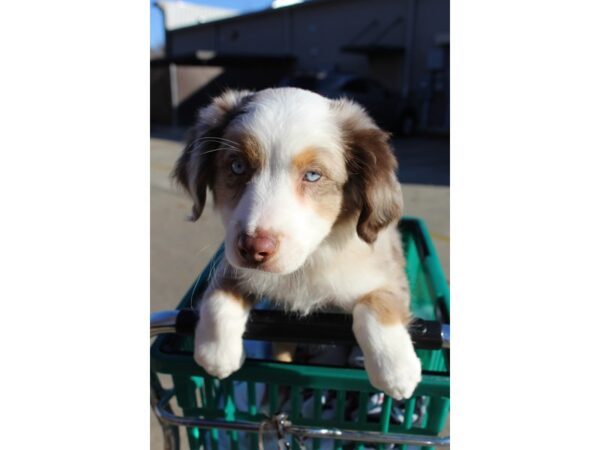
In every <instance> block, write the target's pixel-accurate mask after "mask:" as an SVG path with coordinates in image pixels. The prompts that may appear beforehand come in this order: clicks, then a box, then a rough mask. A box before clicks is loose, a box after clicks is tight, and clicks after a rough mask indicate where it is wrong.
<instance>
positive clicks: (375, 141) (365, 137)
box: [334, 99, 403, 243]
mask: <svg viewBox="0 0 600 450" xmlns="http://www.w3.org/2000/svg"><path fill="white" fill-rule="evenodd" d="M334 108H336V110H337V112H338V116H339V119H340V120H341V125H342V133H343V137H344V142H345V146H346V165H347V168H348V181H347V183H346V186H345V192H344V195H345V196H346V199H347V207H348V208H351V209H358V210H359V211H360V213H359V216H358V223H357V226H356V231H357V233H358V235H359V236H360V238H361V239H362V240H364V241H365V242H368V243H373V242H375V239H377V235H378V233H379V231H381V230H382V229H383V228H385V227H387V226H388V225H390V224H392V223H396V222H397V221H398V220H399V219H400V216H401V215H402V207H403V204H402V190H401V188H400V183H399V182H398V180H397V178H396V168H397V166H398V163H397V161H396V157H395V156H394V153H393V151H392V149H391V147H390V145H389V138H390V135H389V133H386V132H385V131H382V130H381V129H379V128H378V127H377V125H375V123H374V122H373V120H372V119H371V118H370V117H369V116H368V115H367V113H366V112H365V111H364V110H363V109H362V108H361V107H360V106H358V105H357V104H355V103H352V102H351V101H349V100H346V99H342V100H337V101H335V102H334Z"/></svg>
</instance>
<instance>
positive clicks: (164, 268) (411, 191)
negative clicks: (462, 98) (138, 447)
mask: <svg viewBox="0 0 600 450" xmlns="http://www.w3.org/2000/svg"><path fill="white" fill-rule="evenodd" d="M395 144H396V145H395V147H396V148H397V149H398V148H399V150H397V152H398V157H399V160H400V180H401V181H402V183H403V193H404V203H405V211H404V213H405V214H406V215H411V216H418V217H420V218H422V219H424V220H425V223H426V224H427V226H428V228H429V231H430V233H431V236H432V238H433V242H434V244H435V246H436V249H437V252H438V254H439V257H440V260H441V263H442V267H443V268H444V272H445V274H446V278H447V279H448V280H449V279H450V264H449V251H450V223H449V217H450V214H449V200H450V199H449V196H450V190H449V187H448V186H447V185H444V184H443V183H441V182H439V181H440V180H443V179H444V175H443V171H444V169H443V167H444V164H443V162H442V163H439V162H436V160H435V158H434V156H435V155H436V154H439V153H443V152H444V151H445V150H444V148H443V145H444V144H443V142H439V141H437V142H433V143H432V142H421V141H420V140H411V139H409V140H399V141H398V142H396V140H395ZM150 147H151V148H150V152H151V157H150V164H151V175H150V181H151V191H150V201H151V204H150V216H151V217H150V227H151V228H150V239H151V241H150V276H151V285H150V295H151V299H150V305H151V311H159V310H162V309H173V308H175V306H176V305H177V304H178V303H179V301H180V300H181V298H182V297H183V295H184V294H185V292H186V290H187V289H188V287H189V286H190V285H191V283H192V282H193V280H194V279H195V278H196V276H197V275H198V273H199V272H200V271H201V270H202V269H203V268H204V267H205V266H206V264H207V263H208V261H209V259H210V257H211V256H212V255H213V254H214V253H215V251H216V250H217V248H218V247H219V245H220V243H221V241H222V239H223V230H222V226H221V223H220V220H219V219H218V218H217V215H216V214H215V212H214V211H213V208H212V203H211V200H210V196H208V201H207V205H206V208H205V211H204V213H203V215H202V217H201V218H200V219H199V220H198V221H197V222H195V223H192V222H188V221H186V220H185V218H186V215H187V214H188V213H189V212H190V208H191V202H190V200H189V199H188V198H187V196H186V195H185V194H184V193H183V192H182V191H180V190H178V189H176V188H175V186H174V185H173V184H172V182H171V181H170V179H169V173H170V171H171V169H172V168H173V165H174V163H175V160H176V159H177V157H178V156H179V152H180V151H181V149H182V148H183V144H182V143H181V142H179V141H177V140H168V139H158V138H153V139H151V144H150ZM419 152H421V154H422V158H420V159H419ZM411 167H412V168H413V169H412V170H416V171H418V173H420V177H421V178H418V177H416V176H415V174H414V173H412V172H411V171H410V170H409V169H410V168H411ZM428 167H429V169H430V170H428ZM424 176H426V177H425V178H424ZM427 177H429V178H427ZM415 178H417V179H420V180H425V181H426V180H428V179H429V180H430V181H432V184H434V185H423V184H411V182H410V180H414V179H415ZM447 178H448V177H447ZM435 181H438V182H437V183H436V182H435ZM435 184H437V185H435ZM151 429H152V436H151V449H152V450H159V449H161V448H162V440H161V439H162V435H161V432H160V428H159V426H158V423H157V421H156V419H155V418H154V417H152V419H151ZM182 435H183V434H182ZM183 441H184V442H186V439H185V438H184V439H183ZM182 448H187V443H185V444H184V445H182Z"/></svg>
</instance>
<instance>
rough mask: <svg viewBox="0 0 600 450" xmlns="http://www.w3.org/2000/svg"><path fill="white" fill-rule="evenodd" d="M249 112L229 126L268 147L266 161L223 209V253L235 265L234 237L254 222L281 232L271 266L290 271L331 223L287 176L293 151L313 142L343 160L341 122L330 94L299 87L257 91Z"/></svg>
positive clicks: (253, 226)
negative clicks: (234, 201) (237, 197)
mask: <svg viewBox="0 0 600 450" xmlns="http://www.w3.org/2000/svg"><path fill="white" fill-rule="evenodd" d="M246 108H247V110H248V112H247V113H245V114H243V115H241V116H240V117H238V118H237V119H234V121H233V122H232V123H231V124H230V125H229V127H228V130H229V132H234V133H235V132H237V133H239V132H245V133H249V134H251V135H252V136H253V137H254V138H255V139H256V141H257V142H258V143H259V144H260V146H261V148H264V149H268V153H267V156H268V157H267V161H266V166H265V167H264V168H262V169H261V171H260V172H259V173H257V174H256V175H255V176H254V177H253V178H252V180H251V181H250V183H249V185H248V186H247V188H246V189H245V191H244V194H243V196H242V198H241V199H240V201H239V203H238V205H237V207H236V208H235V210H234V211H228V210H223V211H222V214H223V222H224V224H225V226H226V237H225V247H226V256H227V259H228V260H229V262H230V263H231V264H232V265H234V266H239V265H240V263H239V261H238V257H237V253H236V251H235V243H236V241H237V236H238V234H239V232H240V231H243V232H245V233H248V234H252V233H254V232H255V231H256V229H257V228H260V229H263V230H269V231H271V232H275V233H277V234H278V235H279V237H280V242H279V250H278V252H277V255H276V257H275V258H274V259H273V260H272V261H270V263H269V265H268V266H269V269H268V270H269V271H271V272H276V273H279V274H289V273H292V272H294V271H295V270H297V269H298V268H299V267H300V266H301V265H302V264H303V263H304V261H305V260H306V259H307V258H308V256H309V255H310V254H311V253H312V252H313V251H314V250H315V249H316V248H317V246H318V245H319V243H320V242H321V241H322V240H323V239H324V238H325V236H327V234H328V233H329V231H330V229H331V225H332V224H331V223H330V222H328V221H326V220H324V219H323V218H322V217H321V216H319V214H317V212H316V211H314V210H313V209H312V208H309V207H307V206H306V205H305V204H304V205H303V204H302V203H300V201H299V199H298V196H297V195H295V192H294V191H295V185H294V184H295V180H293V179H292V178H291V176H290V175H291V174H290V170H289V169H290V164H291V161H292V159H293V157H294V156H295V155H296V154H298V153H299V152H301V151H303V150H305V149H306V148H308V147H311V146H316V147H319V148H321V149H323V151H325V152H329V153H330V154H331V157H337V158H338V159H339V160H340V161H343V158H344V156H343V147H342V142H341V134H340V130H339V126H338V124H337V122H336V118H335V115H334V114H333V113H332V110H331V107H330V103H329V100H328V99H326V98H324V97H321V96H320V95H317V94H314V93H312V92H309V91H304V90H301V89H278V90H273V89H268V90H265V91H261V92H259V93H257V94H256V95H255V97H254V99H253V100H252V101H251V102H250V103H249V105H247V107H246Z"/></svg>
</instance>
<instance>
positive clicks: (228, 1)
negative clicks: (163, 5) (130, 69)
mask: <svg viewBox="0 0 600 450" xmlns="http://www.w3.org/2000/svg"><path fill="white" fill-rule="evenodd" d="M155 1H156V0H150V46H151V47H154V48H156V47H159V46H161V45H162V44H163V43H164V41H165V35H164V30H163V18H162V13H161V11H160V10H159V9H158V8H157V7H156V6H154V3H155ZM186 1H188V2H189V3H196V4H202V5H210V6H220V7H223V8H233V9H238V10H240V11H243V12H248V11H254V10H258V9H263V8H267V7H269V6H270V5H271V0H186Z"/></svg>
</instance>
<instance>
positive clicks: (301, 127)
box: [232, 88, 343, 168]
mask: <svg viewBox="0 0 600 450" xmlns="http://www.w3.org/2000/svg"><path fill="white" fill-rule="evenodd" d="M246 111H247V112H246V113H244V114H243V115H241V116H240V117H239V120H236V121H235V123H233V124H232V129H235V130H236V131H242V132H244V133H248V134H251V135H252V136H253V137H254V138H255V139H256V141H257V143H258V144H259V145H260V148H261V151H264V152H266V154H267V161H268V164H270V165H272V166H273V167H280V166H282V165H283V167H285V168H287V167H288V165H289V164H290V163H291V159H292V158H293V156H294V155H295V154H297V153H298V152H301V151H302V150H304V149H305V148H306V147H308V146H318V147H319V148H323V149H326V150H331V151H334V152H340V153H341V152H342V151H343V149H342V146H341V142H342V140H341V131H340V129H339V127H338V125H337V123H336V121H335V117H334V114H333V113H332V110H331V105H330V101H329V100H328V99H326V98H324V97H322V96H320V95H318V94H315V93H314V92H310V91H305V90H303V89H297V88H283V89H267V90H264V91H260V92H258V93H256V94H255V95H254V97H253V98H252V100H251V101H250V102H249V103H248V105H247V106H246Z"/></svg>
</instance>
